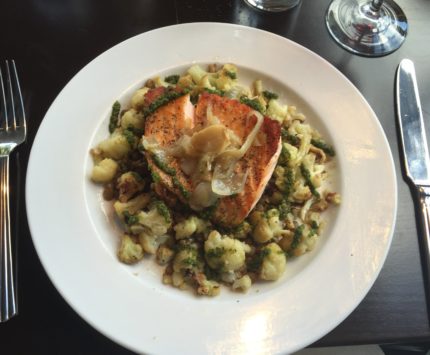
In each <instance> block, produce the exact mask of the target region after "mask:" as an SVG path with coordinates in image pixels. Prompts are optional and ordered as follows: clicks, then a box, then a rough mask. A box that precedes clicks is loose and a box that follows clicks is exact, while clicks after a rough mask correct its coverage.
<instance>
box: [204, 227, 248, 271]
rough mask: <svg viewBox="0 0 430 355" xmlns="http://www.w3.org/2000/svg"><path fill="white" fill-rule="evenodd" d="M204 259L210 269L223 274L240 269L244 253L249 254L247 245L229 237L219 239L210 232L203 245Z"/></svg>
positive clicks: (219, 236) (214, 233) (213, 232)
mask: <svg viewBox="0 0 430 355" xmlns="http://www.w3.org/2000/svg"><path fill="white" fill-rule="evenodd" d="M204 250H205V257H206V260H207V262H208V264H209V266H210V267H211V268H212V269H218V270H222V271H224V272H228V271H235V270H238V269H240V268H241V267H242V266H243V265H244V263H245V253H249V252H250V251H251V248H250V246H249V245H247V244H245V243H242V242H241V241H239V240H237V239H233V238H229V237H221V234H219V233H218V232H217V231H215V230H214V231H212V232H211V233H210V234H209V236H208V239H207V240H206V241H205V244H204Z"/></svg>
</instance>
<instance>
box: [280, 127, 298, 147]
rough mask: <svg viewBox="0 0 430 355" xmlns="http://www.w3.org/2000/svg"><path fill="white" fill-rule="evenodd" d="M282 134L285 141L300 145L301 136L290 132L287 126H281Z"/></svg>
mask: <svg viewBox="0 0 430 355" xmlns="http://www.w3.org/2000/svg"><path fill="white" fill-rule="evenodd" d="M281 136H282V140H283V141H284V142H287V143H290V144H291V145H294V146H298V145H300V138H299V137H297V136H295V135H293V134H290V133H288V131H287V130H286V129H285V128H281Z"/></svg>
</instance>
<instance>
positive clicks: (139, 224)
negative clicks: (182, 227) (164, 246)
mask: <svg viewBox="0 0 430 355" xmlns="http://www.w3.org/2000/svg"><path fill="white" fill-rule="evenodd" d="M136 217H137V221H136V223H133V225H132V226H130V230H131V231H132V232H133V233H141V232H146V234H148V235H152V236H161V235H163V234H166V233H167V231H168V230H169V228H170V227H171V225H172V222H171V220H168V219H167V218H166V217H165V216H163V215H161V214H160V212H159V211H158V209H157V207H156V206H152V207H151V208H150V210H149V211H148V212H144V211H141V212H139V213H137V214H136Z"/></svg>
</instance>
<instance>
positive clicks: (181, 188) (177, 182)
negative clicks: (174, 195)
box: [172, 176, 190, 199]
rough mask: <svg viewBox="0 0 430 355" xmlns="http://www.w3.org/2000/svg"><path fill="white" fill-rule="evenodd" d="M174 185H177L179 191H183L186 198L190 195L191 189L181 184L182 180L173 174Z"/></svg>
mask: <svg viewBox="0 0 430 355" xmlns="http://www.w3.org/2000/svg"><path fill="white" fill-rule="evenodd" d="M172 181H173V185H175V186H176V187H177V188H178V189H179V191H180V192H181V194H182V196H183V197H184V198H186V199H188V198H189V197H190V193H189V191H188V190H187V189H186V188H185V187H184V185H182V184H181V182H180V181H179V180H178V178H177V177H176V176H173V178H172Z"/></svg>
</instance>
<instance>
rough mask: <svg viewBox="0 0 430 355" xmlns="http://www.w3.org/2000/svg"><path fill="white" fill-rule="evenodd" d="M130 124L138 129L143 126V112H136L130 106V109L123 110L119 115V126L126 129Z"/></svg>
mask: <svg viewBox="0 0 430 355" xmlns="http://www.w3.org/2000/svg"><path fill="white" fill-rule="evenodd" d="M141 90H143V89H141ZM133 97H134V96H133ZM133 107H134V106H133ZM130 126H131V127H134V128H139V129H144V128H145V119H144V117H143V114H142V113H140V112H137V111H136V110H135V109H134V108H131V109H130V110H128V111H127V112H125V113H124V114H123V115H122V117H121V127H122V128H123V129H127V128H129V127H130Z"/></svg>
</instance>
